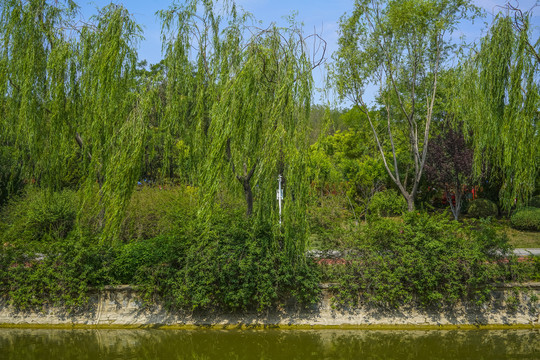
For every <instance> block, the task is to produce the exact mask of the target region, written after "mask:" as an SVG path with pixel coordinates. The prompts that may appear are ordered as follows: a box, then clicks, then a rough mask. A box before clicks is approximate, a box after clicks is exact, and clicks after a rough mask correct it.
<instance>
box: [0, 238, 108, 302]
mask: <svg viewBox="0 0 540 360" xmlns="http://www.w3.org/2000/svg"><path fill="white" fill-rule="evenodd" d="M112 255H113V252H112V251H111V249H110V248H109V247H105V246H100V245H98V244H97V242H96V241H95V240H94V239H86V240H84V239H80V238H77V237H72V236H70V237H68V238H67V239H65V240H63V241H57V242H52V243H33V244H17V245H13V244H5V245H4V246H3V247H2V248H1V249H0V290H1V291H2V293H3V294H4V295H7V296H8V301H9V303H10V304H12V305H14V306H15V307H17V308H19V309H23V310H24V309H31V308H34V309H36V308H37V309H39V308H41V307H42V306H44V305H52V306H63V307H64V308H66V309H67V310H69V311H76V310H79V309H82V308H84V306H85V305H87V302H88V295H87V294H88V290H89V288H90V287H93V286H101V285H106V284H110V283H112V282H113V279H111V278H110V277H109V268H110V263H111V260H112Z"/></svg>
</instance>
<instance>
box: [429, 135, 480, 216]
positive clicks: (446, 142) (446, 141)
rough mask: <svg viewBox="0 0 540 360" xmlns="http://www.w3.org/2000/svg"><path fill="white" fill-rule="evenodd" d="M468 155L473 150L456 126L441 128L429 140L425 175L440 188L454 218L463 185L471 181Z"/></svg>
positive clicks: (462, 193)
mask: <svg viewBox="0 0 540 360" xmlns="http://www.w3.org/2000/svg"><path fill="white" fill-rule="evenodd" d="M472 159H473V151H472V149H470V148H469V147H468V146H467V143H466V142H465V137H464V136H463V133H462V132H461V131H460V129H452V128H448V129H443V131H442V132H441V133H440V134H439V135H438V136H437V137H435V138H434V139H432V141H431V142H430V143H429V152H428V158H427V161H426V177H427V178H428V180H429V181H430V183H431V184H434V185H436V186H437V187H440V188H442V189H444V192H445V193H444V195H445V196H446V200H447V201H448V203H449V205H450V210H451V211H452V215H454V219H455V220H458V218H459V215H460V213H461V206H462V204H463V195H465V188H466V187H467V186H470V185H471V182H472ZM452 195H453V197H452Z"/></svg>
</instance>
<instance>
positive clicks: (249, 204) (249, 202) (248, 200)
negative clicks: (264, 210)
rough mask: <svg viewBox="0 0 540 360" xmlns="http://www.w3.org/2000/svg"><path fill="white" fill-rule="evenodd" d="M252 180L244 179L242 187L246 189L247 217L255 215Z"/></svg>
mask: <svg viewBox="0 0 540 360" xmlns="http://www.w3.org/2000/svg"><path fill="white" fill-rule="evenodd" d="M249 180H250V179H244V181H243V183H242V186H243V187H244V196H245V198H246V205H247V210H246V215H247V216H251V214H252V213H253V192H252V191H251V184H250V182H249Z"/></svg>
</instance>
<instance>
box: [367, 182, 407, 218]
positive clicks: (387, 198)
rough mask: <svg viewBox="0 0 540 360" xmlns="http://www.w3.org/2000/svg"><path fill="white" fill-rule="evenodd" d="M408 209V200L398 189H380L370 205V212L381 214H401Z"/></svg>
mask: <svg viewBox="0 0 540 360" xmlns="http://www.w3.org/2000/svg"><path fill="white" fill-rule="evenodd" d="M405 210H407V202H406V201H405V199H404V198H403V196H401V195H400V194H398V192H397V191H396V190H393V189H388V190H383V191H379V192H378V193H376V194H375V195H373V198H372V199H371V202H370V203H369V205H368V211H369V213H370V214H376V215H379V216H392V215H400V214H401V213H403V212H404V211H405Z"/></svg>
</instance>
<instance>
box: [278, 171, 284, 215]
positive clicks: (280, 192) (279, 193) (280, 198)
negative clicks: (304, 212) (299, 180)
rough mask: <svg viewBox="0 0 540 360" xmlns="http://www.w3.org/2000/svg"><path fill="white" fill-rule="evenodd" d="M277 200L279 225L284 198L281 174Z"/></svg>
mask: <svg viewBox="0 0 540 360" xmlns="http://www.w3.org/2000/svg"><path fill="white" fill-rule="evenodd" d="M277 200H278V204H279V225H281V200H283V190H281V174H280V175H279V176H278V193H277Z"/></svg>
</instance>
